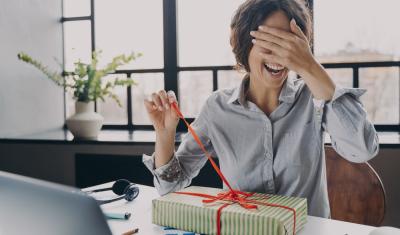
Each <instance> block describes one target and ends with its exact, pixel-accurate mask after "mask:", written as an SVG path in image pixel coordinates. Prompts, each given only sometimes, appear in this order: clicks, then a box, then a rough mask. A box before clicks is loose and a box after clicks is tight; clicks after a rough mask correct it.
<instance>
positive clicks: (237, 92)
mask: <svg viewBox="0 0 400 235" xmlns="http://www.w3.org/2000/svg"><path fill="white" fill-rule="evenodd" d="M249 82H250V77H249V75H248V74H247V75H246V76H245V77H244V78H243V80H242V82H241V84H240V86H239V87H237V88H235V89H234V91H233V93H232V95H231V97H230V98H229V100H228V103H229V104H232V103H239V104H241V105H242V106H245V105H246V96H247V91H248V88H249ZM302 84H303V82H301V80H300V79H297V78H293V77H288V78H287V79H286V81H285V83H284V84H283V87H282V90H281V93H280V95H279V101H281V102H284V103H293V102H294V101H295V100H296V94H298V91H299V90H300V88H301V87H302Z"/></svg>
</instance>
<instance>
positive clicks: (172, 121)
mask: <svg viewBox="0 0 400 235" xmlns="http://www.w3.org/2000/svg"><path fill="white" fill-rule="evenodd" d="M173 102H176V103H178V102H177V100H176V96H175V93H174V92H173V91H168V92H166V91H165V90H160V91H159V92H157V93H153V94H151V99H150V100H144V105H145V107H146V110H147V113H148V115H149V117H150V120H151V122H152V124H153V126H154V129H155V130H156V132H169V133H175V131H176V127H177V125H178V122H179V117H178V115H177V114H176V112H175V110H174V109H173V108H172V106H171V104H172V103H173Z"/></svg>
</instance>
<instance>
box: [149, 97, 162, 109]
mask: <svg viewBox="0 0 400 235" xmlns="http://www.w3.org/2000/svg"><path fill="white" fill-rule="evenodd" d="M151 98H152V101H153V102H154V104H155V105H156V107H157V109H158V110H159V111H162V110H163V104H162V102H161V99H160V96H159V95H158V94H157V93H153V94H151Z"/></svg>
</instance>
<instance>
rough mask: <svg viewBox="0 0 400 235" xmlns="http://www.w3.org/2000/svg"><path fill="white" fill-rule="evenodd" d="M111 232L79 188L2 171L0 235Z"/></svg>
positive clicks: (95, 203)
mask: <svg viewBox="0 0 400 235" xmlns="http://www.w3.org/2000/svg"><path fill="white" fill-rule="evenodd" d="M17 234H18V235H20V234H32V235H33V234H34V235H47V234H49V235H53V234H57V235H67V234H68V235H71V234H93V235H103V234H104V235H110V234H111V231H110V228H109V227H108V225H107V222H106V220H105V217H104V214H103V213H102V211H101V209H100V208H99V206H98V204H97V202H96V201H95V200H94V199H93V198H91V197H89V196H87V195H85V194H84V193H82V192H81V191H80V190H78V189H75V188H72V187H67V186H61V185H58V184H54V183H49V182H45V181H42V180H37V179H32V178H28V177H23V176H19V175H15V174H10V173H6V172H2V171H0V235H17Z"/></svg>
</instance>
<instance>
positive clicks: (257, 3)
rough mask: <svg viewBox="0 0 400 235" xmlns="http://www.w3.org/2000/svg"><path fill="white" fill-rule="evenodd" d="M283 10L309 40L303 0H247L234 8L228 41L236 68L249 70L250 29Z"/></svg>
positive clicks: (309, 27)
mask: <svg viewBox="0 0 400 235" xmlns="http://www.w3.org/2000/svg"><path fill="white" fill-rule="evenodd" d="M279 10H280V11H283V12H284V13H285V14H286V16H287V17H288V18H289V20H290V19H292V18H294V19H295V20H296V23H297V25H299V27H300V29H301V30H302V31H303V32H304V34H305V35H306V36H307V37H308V39H309V41H310V42H311V30H312V23H311V14H310V10H309V9H308V7H307V6H306V4H305V2H304V0H247V1H246V2H244V3H243V4H241V5H240V6H239V8H238V9H237V10H236V12H235V14H234V16H233V18H232V22H231V37H230V43H231V46H232V51H233V53H234V54H235V58H236V66H235V67H236V69H238V70H243V69H244V70H246V72H250V66H249V60H248V58H249V54H250V50H251V48H252V47H253V43H252V42H251V40H252V37H251V36H250V31H252V30H257V29H258V26H259V25H261V24H262V23H263V22H264V21H265V19H266V18H267V17H268V16H270V15H271V14H272V13H274V12H276V11H279Z"/></svg>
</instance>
